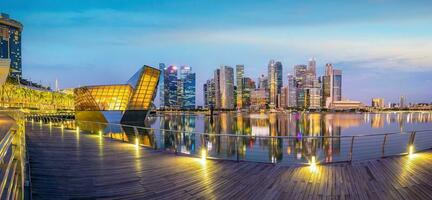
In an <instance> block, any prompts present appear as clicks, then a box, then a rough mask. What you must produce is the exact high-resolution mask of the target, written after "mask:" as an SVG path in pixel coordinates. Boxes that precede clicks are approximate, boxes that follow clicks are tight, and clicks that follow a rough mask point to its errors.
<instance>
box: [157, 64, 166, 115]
mask: <svg viewBox="0 0 432 200" xmlns="http://www.w3.org/2000/svg"><path fill="white" fill-rule="evenodd" d="M165 68H166V67H165V64H164V63H159V70H160V71H161V73H160V77H159V86H158V90H159V107H164V106H165V103H164V102H165V101H164V100H165V95H164V91H165V86H164V83H165V81H164V76H165Z"/></svg>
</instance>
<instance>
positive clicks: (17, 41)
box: [0, 13, 23, 78]
mask: <svg viewBox="0 0 432 200" xmlns="http://www.w3.org/2000/svg"><path fill="white" fill-rule="evenodd" d="M22 29H23V26H22V24H21V23H19V22H18V21H15V20H13V19H10V18H9V15H7V14H4V13H1V14H0V59H9V60H10V74H9V76H11V77H14V78H21V76H22V61H21V32H22Z"/></svg>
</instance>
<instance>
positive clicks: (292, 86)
mask: <svg viewBox="0 0 432 200" xmlns="http://www.w3.org/2000/svg"><path fill="white" fill-rule="evenodd" d="M287 89H288V91H287V92H288V94H287V96H286V98H287V100H286V107H297V98H296V90H297V87H296V82H295V79H294V76H292V75H288V84H287Z"/></svg>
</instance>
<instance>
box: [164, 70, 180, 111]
mask: <svg viewBox="0 0 432 200" xmlns="http://www.w3.org/2000/svg"><path fill="white" fill-rule="evenodd" d="M177 84H178V80H177V66H175V65H170V66H169V67H167V68H166V69H165V70H164V88H165V89H164V106H165V107H169V108H175V107H176V106H177Z"/></svg>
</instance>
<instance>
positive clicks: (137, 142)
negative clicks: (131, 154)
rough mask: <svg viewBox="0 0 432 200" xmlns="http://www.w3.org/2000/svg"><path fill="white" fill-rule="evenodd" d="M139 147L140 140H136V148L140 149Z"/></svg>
mask: <svg viewBox="0 0 432 200" xmlns="http://www.w3.org/2000/svg"><path fill="white" fill-rule="evenodd" d="M138 146H139V141H138V138H135V147H136V148H138Z"/></svg>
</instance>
